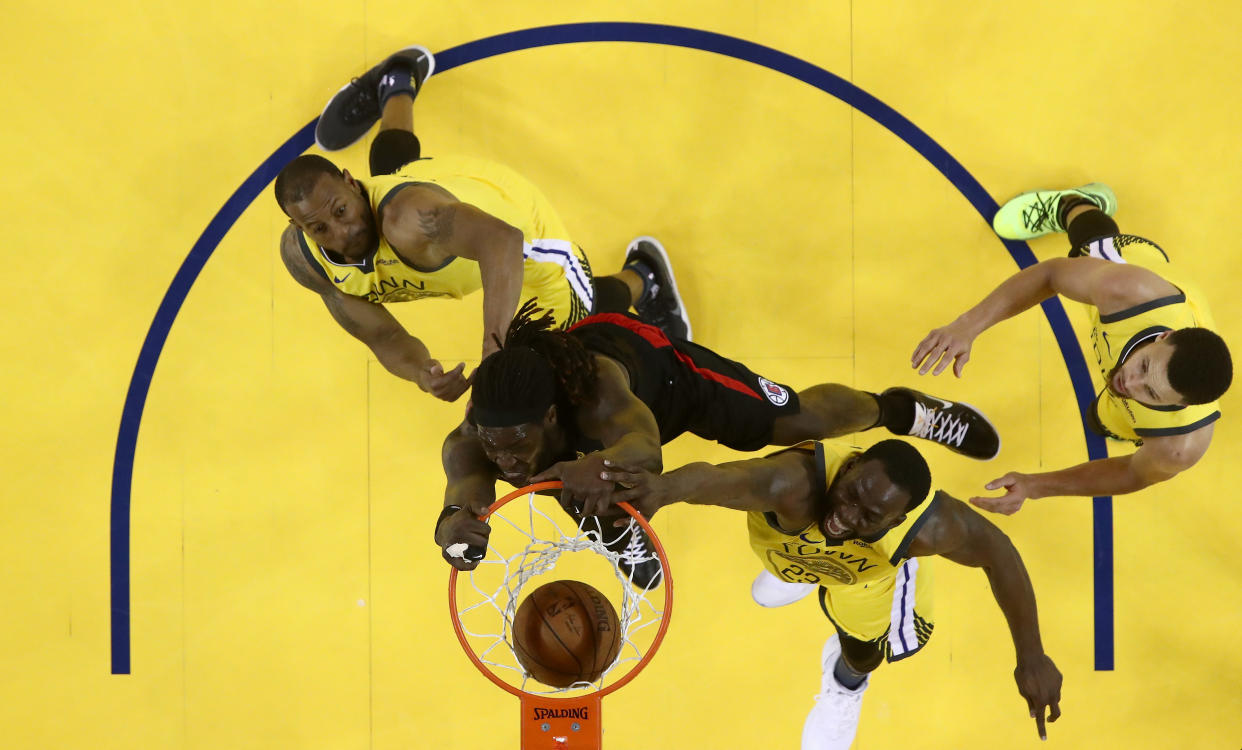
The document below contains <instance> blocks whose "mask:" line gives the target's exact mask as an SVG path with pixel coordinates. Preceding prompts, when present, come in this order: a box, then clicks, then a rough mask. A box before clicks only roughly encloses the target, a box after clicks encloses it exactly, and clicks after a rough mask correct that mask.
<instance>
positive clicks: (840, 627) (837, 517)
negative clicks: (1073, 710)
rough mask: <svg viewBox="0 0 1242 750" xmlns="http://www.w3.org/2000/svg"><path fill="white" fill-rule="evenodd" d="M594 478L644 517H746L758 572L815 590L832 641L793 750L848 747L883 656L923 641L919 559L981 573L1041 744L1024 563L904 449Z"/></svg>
mask: <svg viewBox="0 0 1242 750" xmlns="http://www.w3.org/2000/svg"><path fill="white" fill-rule="evenodd" d="M601 477H602V478H603V479H605V480H607V481H613V482H618V483H620V484H622V485H623V486H627V487H629V488H630V489H627V490H623V491H621V492H619V493H618V496H617V500H619V501H629V502H631V503H633V504H634V505H635V507H637V508H638V509H639V510H641V511H642V512H643V514H644V515H646V516H647V517H648V518H650V517H651V515H652V514H654V513H655V512H656V511H658V510H659V509H660V508H663V507H665V506H667V505H670V504H672V503H677V502H686V503H694V504H698V505H716V506H719V507H722V508H732V509H734V510H741V511H745V512H746V513H747V522H748V527H749V531H750V544H751V547H752V548H753V549H754V551H755V553H756V554H757V555H758V556H759V559H760V560H761V561H762V562H763V565H764V567H765V568H766V571H765V573H764V574H763V575H766V576H768V577H774V578H777V579H779V580H780V581H783V582H785V583H787V584H791V585H797V587H798V588H808V587H806V586H805V584H814V585H815V586H817V587H818V589H819V596H820V604H821V606H822V607H823V610H824V614H825V615H827V617H828V619H829V620H830V621H831V622H832V624H833V626H834V628H835V630H836V632H835V633H834V634H833V635H832V636H831V637H829V639H828V641H827V643H825V645H824V649H823V657H822V664H823V681H822V685H821V690H820V693H819V695H817V696H816V699H815V705H814V707H813V708H812V709H811V712H810V714H809V715H808V716H807V718H806V722H805V724H804V725H803V731H802V748H803V750H847V749H848V748H849V746H850V744H851V743H852V742H853V740H854V735H855V733H856V731H857V728H858V717H859V713H860V711H861V708H862V696H863V692H864V691H865V690H866V689H867V686H868V684H869V683H870V679H869V674H870V673H871V672H873V671H874V670H875V669H876V668H877V667H879V666H880V664H881V662H883V661H884V660H885V659H886V658H887V659H888V660H889V661H897V660H899V659H904V658H906V657H908V656H911V655H913V654H914V653H915V652H917V651H918V650H919V649H920V648H922V647H923V644H924V643H926V642H927V639H928V638H930V637H931V632H932V620H931V582H930V580H929V575H928V574H929V572H930V567H931V566H930V565H929V561H928V560H926V559H925V558H929V557H932V556H937V555H938V556H941V557H946V558H948V559H950V560H952V561H954V562H956V563H959V564H961V565H968V566H970V567H975V568H983V570H984V572H985V573H986V574H987V577H988V581H989V583H991V585H992V593H993V595H994V596H995V597H996V603H997V604H998V605H999V606H1000V608H1001V611H1002V612H1004V614H1005V619H1006V620H1007V621H1008V622H1009V630H1010V633H1011V635H1012V636H1013V644H1014V649H1015V650H1016V652H1017V668H1016V669H1015V670H1014V678H1015V679H1016V680H1017V683H1018V692H1019V693H1021V694H1022V697H1023V698H1024V699H1025V700H1026V703H1027V707H1028V709H1029V711H1030V716H1031V717H1032V718H1034V719H1035V723H1036V727H1037V729H1038V730H1039V735H1040V737H1041V738H1046V731H1045V724H1044V722H1045V710H1047V720H1048V721H1056V720H1057V718H1058V717H1059V716H1060V715H1061V709H1060V705H1059V704H1060V700H1061V673H1060V672H1059V671H1057V668H1056V665H1055V664H1053V662H1052V659H1050V658H1049V657H1048V656H1047V655H1046V654H1045V653H1044V648H1043V644H1042V642H1041V639H1040V634H1039V619H1038V617H1037V614H1036V609H1035V593H1034V591H1033V590H1032V588H1031V581H1030V578H1029V577H1028V576H1027V573H1026V568H1025V566H1024V565H1023V564H1022V558H1021V557H1019V555H1018V552H1017V550H1015V549H1014V547H1013V545H1012V544H1011V543H1010V542H1009V539H1008V538H1007V537H1006V536H1005V535H1004V534H1003V533H1002V532H1001V531H1000V529H998V528H996V527H995V526H993V525H992V524H991V523H989V522H988V521H987V520H985V519H984V518H983V516H981V515H979V514H978V513H976V512H974V511H972V510H971V509H970V508H969V507H967V506H966V505H965V504H964V503H962V502H961V501H959V500H955V499H954V498H952V497H950V496H949V495H947V494H945V493H944V492H939V491H938V492H935V493H934V494H933V493H931V492H930V488H931V472H930V471H929V470H928V468H927V462H926V461H924V460H923V457H922V456H921V455H920V454H919V452H918V451H917V450H915V448H914V447H913V446H911V445H910V444H909V443H904V442H902V441H900V440H891V439H890V440H882V441H880V442H878V443H876V444H875V445H873V446H871V447H870V448H868V449H867V450H866V451H863V452H861V453H859V452H857V451H843V450H840V449H837V448H834V447H832V446H831V445H828V444H825V443H820V442H810V443H803V444H801V445H799V446H795V447H794V448H791V449H788V450H785V451H782V452H780V453H776V454H773V455H770V456H768V457H766V458H756V459H751V460H748V461H734V462H731V463H726V464H721V465H719V466H714V465H712V464H707V463H693V464H689V465H686V466H683V467H681V468H680V469H676V470H674V471H670V472H668V473H667V474H663V475H658V474H653V473H651V472H649V471H646V470H642V469H636V468H634V467H621V466H609V467H607V468H605V470H604V471H603V472H602V473H601ZM911 739H914V738H913V736H912V738H911Z"/></svg>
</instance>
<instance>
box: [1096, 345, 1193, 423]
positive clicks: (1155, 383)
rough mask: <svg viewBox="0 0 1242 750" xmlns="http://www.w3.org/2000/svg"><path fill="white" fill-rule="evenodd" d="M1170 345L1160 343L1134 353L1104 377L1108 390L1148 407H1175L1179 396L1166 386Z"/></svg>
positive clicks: (1179, 401) (1171, 350)
mask: <svg viewBox="0 0 1242 750" xmlns="http://www.w3.org/2000/svg"><path fill="white" fill-rule="evenodd" d="M1171 356H1173V345H1172V344H1170V343H1169V342H1168V341H1166V340H1165V339H1164V337H1163V336H1162V337H1161V338H1160V339H1158V340H1156V341H1153V342H1151V343H1150V344H1147V345H1146V346H1143V347H1141V348H1139V349H1136V350H1135V351H1134V352H1132V353H1131V354H1130V356H1128V357H1126V360H1125V361H1124V362H1122V363H1121V364H1120V365H1118V366H1117V367H1114V368H1113V371H1112V372H1111V373H1109V376H1108V390H1109V391H1111V392H1112V393H1113V394H1115V395H1117V396H1121V397H1122V398H1132V399H1134V400H1136V401H1139V402H1141V403H1144V404H1150V405H1151V406H1175V405H1178V404H1181V403H1182V396H1181V394H1180V393H1178V392H1177V391H1175V390H1173V386H1171V385H1169V357H1171Z"/></svg>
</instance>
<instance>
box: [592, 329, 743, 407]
mask: <svg viewBox="0 0 1242 750" xmlns="http://www.w3.org/2000/svg"><path fill="white" fill-rule="evenodd" d="M588 323H608V324H610V325H614V326H619V327H621V328H624V329H625V330H627V331H630V332H632V333H634V334H636V335H638V336H639V337H640V338H642V339H643V340H644V341H646V342H647V343H648V344H651V345H652V346H653V347H655V348H656V349H664V348H666V347H672V346H673V342H672V341H669V340H668V336H666V335H665V334H664V331H661V330H660V329H659V328H658V327H656V326H653V325H651V324H650V323H644V322H642V321H640V320H635V319H633V318H631V317H629V316H628V315H620V314H618V313H597V314H595V315H590V316H587V317H585V318H583V319H582V320H580V321H578V322H577V323H575V324H574V325H572V326H571V327H570V328H569V330H571V331H572V330H574V329H575V328H578V327H579V326H584V325H586V324H588ZM673 355H674V356H676V357H677V359H678V360H679V361H680V362H681V363H682V364H684V365H685V366H686V367H689V368H690V369H691V370H693V371H695V372H696V373H698V374H699V375H700V376H702V377H703V378H705V379H706V380H710V381H712V382H714V383H719V384H721V385H723V386H724V387H725V388H729V389H730V390H734V391H737V392H738V393H745V394H746V395H747V396H750V397H752V398H760V396H759V394H758V393H755V389H753V388H751V387H750V386H748V385H746V384H745V383H743V382H742V381H740V380H738V379H737V378H731V377H729V376H728V375H722V374H721V373H718V372H714V371H712V370H706V369H704V368H702V367H699V366H698V365H696V364H695V363H694V360H692V359H690V356H689V355H687V354H685V353H683V352H681V351H678V350H677V349H676V348H674V349H673Z"/></svg>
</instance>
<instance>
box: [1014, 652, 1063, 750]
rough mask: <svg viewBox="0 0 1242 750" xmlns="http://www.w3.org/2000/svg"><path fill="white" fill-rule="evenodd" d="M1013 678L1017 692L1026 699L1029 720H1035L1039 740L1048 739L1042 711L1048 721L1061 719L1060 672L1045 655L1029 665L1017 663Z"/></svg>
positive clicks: (1041, 655)
mask: <svg viewBox="0 0 1242 750" xmlns="http://www.w3.org/2000/svg"><path fill="white" fill-rule="evenodd" d="M1013 678H1014V680H1015V681H1017V683H1018V692H1019V693H1021V694H1022V697H1023V698H1025V699H1026V706H1027V708H1028V709H1030V712H1031V718H1032V719H1034V720H1035V728H1036V729H1038V730H1039V738H1040V739H1041V740H1046V739H1048V730H1047V729H1046V728H1045V727H1044V711H1045V710H1047V712H1048V721H1056V720H1057V719H1059V718H1061V706H1060V705H1059V704H1060V703H1061V672H1060V671H1059V670H1058V669H1057V665H1055V664H1053V663H1052V659H1049V658H1048V656H1047V654H1040V657H1039V658H1038V659H1036V660H1034V661H1032V662H1030V663H1023V662H1018V667H1017V668H1016V669H1014V670H1013Z"/></svg>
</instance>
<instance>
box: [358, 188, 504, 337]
mask: <svg viewBox="0 0 1242 750" xmlns="http://www.w3.org/2000/svg"><path fill="white" fill-rule="evenodd" d="M382 229H383V233H384V238H385V239H386V240H388V242H389V244H390V245H392V246H393V247H394V248H396V249H397V250H398V251H399V252H401V253H402V254H403V255H405V256H406V257H419V256H420V255H422V254H423V253H424V252H425V251H427V250H428V249H429V248H430V249H432V250H434V251H435V252H434V254H435V256H436V257H445V258H447V257H449V256H458V257H462V258H469V259H470V260H473V261H475V262H476V263H478V264H479V275H480V277H481V279H482V281H483V358H486V357H487V355H489V354H491V353H492V352H494V351H496V349H497V348H499V347H498V346H497V344H496V341H497V339H499V340H500V341H501V342H502V343H503V341H504V338H505V332H506V331H507V330H508V329H509V322H510V321H511V320H513V315H514V313H515V312H517V307H518V301H519V299H520V298H521V295H522V274H523V271H524V265H523V262H522V261H523V256H522V243H523V237H522V231H521V230H520V229H518V228H517V227H515V226H513V225H511V224H508V223H506V222H504V221H502V220H500V219H498V218H497V217H495V216H492V215H491V214H489V213H487V212H485V211H482V210H480V209H478V208H476V207H475V206H472V205H470V204H469V203H460V202H458V201H456V200H454V199H452V198H450V197H448V196H447V195H446V194H444V193H442V192H441V191H438V190H436V189H435V188H433V187H430V186H413V187H408V188H405V189H404V190H401V191H400V192H399V193H397V195H396V196H395V197H394V198H393V199H392V200H391V201H389V203H388V205H387V206H386V207H385V208H384V225H383V227H382Z"/></svg>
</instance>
